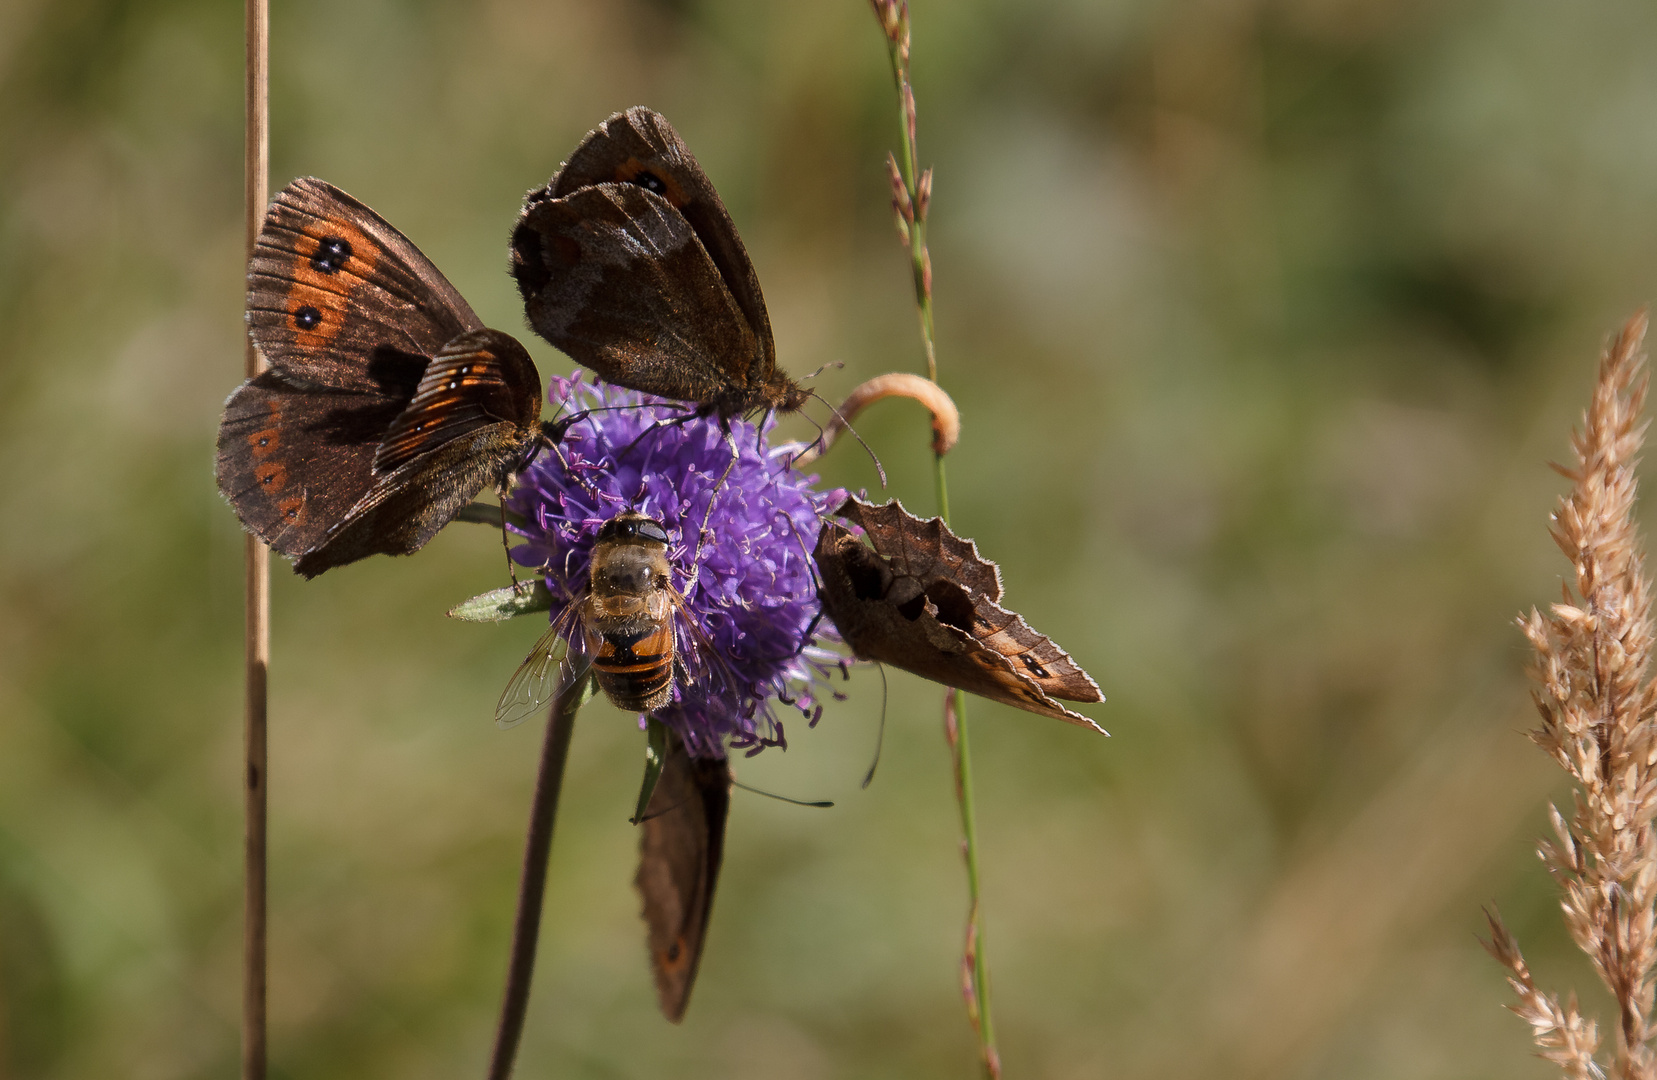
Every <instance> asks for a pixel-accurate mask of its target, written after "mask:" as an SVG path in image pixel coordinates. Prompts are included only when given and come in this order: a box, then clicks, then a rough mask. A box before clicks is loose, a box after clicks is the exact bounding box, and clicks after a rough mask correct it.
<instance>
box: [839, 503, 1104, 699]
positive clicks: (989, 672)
mask: <svg viewBox="0 0 1657 1080" xmlns="http://www.w3.org/2000/svg"><path fill="white" fill-rule="evenodd" d="M839 513H840V514H841V515H842V516H844V517H847V518H848V519H850V520H852V521H854V522H856V523H858V524H859V525H862V526H863V527H864V529H865V532H866V534H867V536H868V538H869V541H870V543H872V544H873V545H874V547H873V548H872V549H871V548H870V547H868V546H866V545H865V544H863V543H862V542H861V541H859V540H858V539H857V537H855V536H854V535H852V533H851V532H849V531H848V530H846V529H844V528H842V527H841V526H839V525H836V524H834V523H832V522H831V523H828V524H825V525H824V527H823V531H822V533H821V534H820V535H819V537H818V540H817V549H816V551H815V553H814V555H815V558H816V561H817V566H818V569H819V571H820V572H821V574H822V578H823V587H822V593H821V596H822V601H823V610H824V611H825V612H826V613H827V614H828V616H829V618H830V619H832V620H834V624H835V626H836V627H837V628H838V629H839V630H840V633H841V636H842V637H844V638H845V640H846V642H847V644H849V645H850V646H851V647H852V650H853V651H854V652H855V653H856V654H857V655H858V656H861V657H863V658H865V659H869V660H878V661H881V662H882V663H887V664H891V665H892V666H894V667H898V668H902V669H903V670H905V671H910V672H913V673H915V674H917V675H920V676H922V677H924V678H928V679H932V680H934V681H936V682H940V683H944V684H945V685H948V686H954V687H957V688H959V689H961V690H966V691H968V692H969V693H974V694H979V695H981V696H983V697H987V698H990V699H991V700H994V701H1000V702H1002V703H1004V704H1007V705H1012V706H1015V707H1017V708H1020V709H1026V710H1028V711H1030V712H1034V713H1039V714H1041V715H1043V716H1051V717H1053V718H1054V719H1058V720H1065V721H1068V722H1070V723H1073V724H1079V725H1082V726H1085V727H1091V728H1094V729H1095V730H1102V729H1100V728H1099V727H1098V725H1097V724H1095V723H1094V722H1093V721H1092V720H1089V719H1088V718H1087V717H1085V716H1082V715H1081V714H1080V713H1076V712H1072V711H1071V710H1069V709H1066V708H1065V707H1064V706H1063V705H1061V704H1059V702H1058V701H1057V700H1055V699H1057V698H1063V699H1066V700H1070V701H1103V700H1104V697H1103V695H1101V694H1100V693H1099V688H1098V686H1097V685H1096V684H1095V683H1094V681H1093V680H1092V678H1090V677H1089V676H1088V674H1087V673H1086V672H1085V671H1083V670H1082V669H1081V668H1080V667H1078V666H1077V665H1076V663H1075V661H1073V660H1071V658H1070V656H1069V654H1067V653H1066V652H1065V651H1064V650H1063V649H1061V648H1059V646H1058V645H1056V644H1054V642H1053V641H1052V639H1051V638H1048V637H1046V636H1045V635H1043V634H1040V633H1037V632H1036V631H1035V630H1034V629H1032V628H1031V627H1030V625H1029V624H1028V623H1026V622H1025V621H1024V619H1023V618H1022V617H1020V616H1019V615H1018V614H1017V613H1015V612H1011V611H1008V610H1007V609H1006V608H1003V607H1001V606H1000V605H999V604H997V603H996V602H995V600H994V599H992V598H991V597H992V595H994V596H999V595H1000V589H1001V586H1000V573H999V571H998V569H997V568H996V566H995V564H994V563H991V562H989V561H988V560H986V559H983V558H981V557H980V556H979V555H978V552H977V546H976V545H975V544H973V543H972V541H970V540H963V539H961V538H960V537H958V536H956V535H955V534H954V533H952V532H950V531H949V528H948V527H947V526H945V525H944V524H943V522H942V521H941V520H939V519H936V518H934V519H931V520H929V521H921V520H920V519H919V518H916V517H913V516H911V515H910V514H908V513H907V512H905V511H904V510H903V509H902V507H901V506H900V505H899V504H898V503H897V502H896V501H895V500H894V501H893V502H892V503H889V504H887V505H886V506H883V507H874V506H871V505H870V504H868V503H864V502H862V501H860V500H857V499H848V500H847V501H846V503H845V504H844V505H843V506H842V507H841V508H840V510H839ZM975 586H976V589H975V588H974V587H975ZM991 589H993V594H992V592H991Z"/></svg>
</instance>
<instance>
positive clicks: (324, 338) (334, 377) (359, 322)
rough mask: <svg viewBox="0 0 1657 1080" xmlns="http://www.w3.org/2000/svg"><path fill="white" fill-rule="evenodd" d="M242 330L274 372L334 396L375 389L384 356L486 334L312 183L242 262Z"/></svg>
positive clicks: (272, 215)
mask: <svg viewBox="0 0 1657 1080" xmlns="http://www.w3.org/2000/svg"><path fill="white" fill-rule="evenodd" d="M247 319H248V330H249V333H251V334H252V336H253V340H254V343H255V344H257V345H258V346H259V349H260V351H261V352H262V353H264V355H265V358H266V359H267V360H269V361H270V362H271V364H272V365H274V366H278V367H286V368H287V369H288V371H289V374H290V375H292V376H294V377H296V378H304V379H306V380H308V381H310V382H313V383H316V384H318V385H321V386H325V387H329V388H332V389H342V390H362V391H371V390H376V389H378V388H379V380H378V379H377V376H376V372H375V370H374V368H375V364H376V357H377V355H378V354H379V353H381V352H382V351H385V352H390V353H403V354H413V355H417V356H421V357H430V356H431V355H433V354H434V353H436V352H437V350H438V349H439V348H441V347H442V345H443V343H444V342H446V341H449V340H451V339H452V338H454V337H455V336H456V335H457V334H460V333H462V332H464V331H466V330H469V329H474V328H478V327H481V326H482V323H481V322H479V320H478V317H477V315H476V314H475V313H473V311H472V309H471V308H470V307H469V306H468V305H467V303H466V301H465V300H463V299H461V297H460V294H459V293H457V292H456V291H455V289H454V286H452V285H450V284H449V282H448V280H447V279H446V278H444V277H443V275H442V274H441V273H439V272H438V270H437V268H436V267H435V266H433V265H432V264H431V261H430V260H428V259H427V258H426V257H425V255H423V254H421V252H420V249H419V248H417V247H415V246H414V244H413V243H411V242H410V241H409V239H408V238H407V237H405V236H404V235H403V234H402V233H400V232H398V231H397V230H396V229H395V228H393V227H392V226H391V225H390V224H389V223H387V222H386V221H385V219H384V218H382V217H380V216H379V215H378V214H376V213H374V211H372V210H370V209H369V208H368V207H367V206H364V205H363V204H362V203H360V202H358V201H357V200H356V199H353V198H352V197H351V196H349V195H347V194H346V193H345V192H343V191H341V190H339V189H338V188H336V187H334V186H333V185H332V184H327V183H324V182H323V181H321V180H317V179H314V178H309V177H307V178H303V179H299V180H295V181H294V182H293V183H291V184H289V185H288V186H287V187H285V188H283V189H282V191H280V192H278V193H277V196H276V198H275V199H274V200H273V201H272V202H271V205H270V208H269V209H268V210H267V211H266V213H265V221H264V226H263V227H262V228H261V229H260V232H259V237H258V240H257V242H256V243H255V244H254V249H253V255H252V257H251V258H250V259H249V260H248V277H247Z"/></svg>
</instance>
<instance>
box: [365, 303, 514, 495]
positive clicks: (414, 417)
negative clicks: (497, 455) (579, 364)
mask: <svg viewBox="0 0 1657 1080" xmlns="http://www.w3.org/2000/svg"><path fill="white" fill-rule="evenodd" d="M540 414H541V377H540V374H539V373H538V372H537V371H536V370H535V362H534V361H533V360H531V359H530V358H529V354H528V353H527V352H525V351H524V347H523V346H522V345H520V344H518V342H517V340H516V339H515V338H513V337H512V336H511V335H510V334H504V333H502V332H501V331H499V330H473V331H469V332H468V333H465V334H462V335H460V336H459V337H457V338H455V339H454V340H453V341H450V342H449V343H447V344H446V345H444V346H443V349H442V351H440V352H439V353H438V354H437V355H436V356H434V357H433V358H432V361H431V363H430V364H428V365H426V371H425V374H424V375H423V376H421V379H420V385H419V386H418V387H417V388H416V389H415V392H414V399H413V400H412V401H410V402H409V404H408V407H407V408H406V409H404V410H403V412H402V414H401V415H399V416H398V417H397V418H396V420H394V421H393V422H392V424H391V426H390V428H389V430H387V431H386V433H385V439H384V440H383V441H382V442H381V444H380V447H379V449H378V450H377V451H376V452H375V454H374V472H375V473H389V472H392V471H393V470H395V469H397V468H399V467H401V466H403V465H406V464H408V463H409V462H410V461H413V460H414V459H415V458H417V457H419V456H420V455H422V454H426V453H430V452H431V451H433V450H435V449H436V448H437V447H439V446H442V445H443V444H444V443H447V442H451V441H453V440H456V439H464V438H466V437H468V436H471V435H474V434H475V433H477V432H478V431H480V430H481V429H484V428H488V427H491V426H493V425H495V424H501V423H506V424H511V425H513V426H514V427H516V428H518V429H519V430H521V431H522V432H523V435H524V437H525V438H526V439H527V438H529V437H530V436H531V435H533V434H534V433H535V432H536V431H537V430H538V429H539V424H538V418H539V417H540ZM473 494H476V492H473Z"/></svg>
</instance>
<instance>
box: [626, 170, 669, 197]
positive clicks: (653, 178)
mask: <svg viewBox="0 0 1657 1080" xmlns="http://www.w3.org/2000/svg"><path fill="white" fill-rule="evenodd" d="M628 183H632V184H637V185H639V186H640V187H642V188H644V190H646V191H650V192H654V193H655V194H657V195H660V196H662V197H663V198H666V197H667V182H666V181H664V180H663V179H662V178H661V177H659V176H657V175H656V174H655V173H653V172H651V171H650V170H649V169H640V170H639V171H638V172H637V173H636V174H634V176H633V177H632V178H631V179H630V180H629V181H628Z"/></svg>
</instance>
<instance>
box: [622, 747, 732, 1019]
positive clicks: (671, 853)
mask: <svg viewBox="0 0 1657 1080" xmlns="http://www.w3.org/2000/svg"><path fill="white" fill-rule="evenodd" d="M730 802H731V770H730V766H729V765H728V764H727V763H726V762H725V761H724V760H723V759H719V760H708V759H705V758H693V757H691V756H690V754H689V752H688V751H686V749H685V744H684V742H683V741H682V740H681V739H680V738H679V736H678V735H676V734H674V733H673V732H672V730H671V729H670V730H669V732H668V738H667V750H666V754H665V755H664V759H663V762H662V772H661V776H660V778H658V779H657V781H656V789H655V791H654V792H652V793H651V796H650V802H649V804H648V805H647V806H646V808H645V813H644V819H643V822H642V824H641V825H640V828H641V829H642V830H643V833H642V835H641V836H640V838H639V872H638V876H637V877H636V878H635V879H634V884H635V885H637V886H638V890H639V895H640V896H641V897H642V898H643V900H644V919H645V922H646V923H647V924H648V926H649V928H650V930H649V944H650V967H651V971H652V972H653V973H654V975H655V979H656V1000H657V1003H658V1004H659V1005H660V1006H661V1009H662V1014H663V1015H664V1016H666V1017H667V1018H668V1019H669V1020H671V1021H673V1022H674V1023H675V1024H677V1023H678V1022H679V1021H680V1020H682V1019H684V1015H685V1006H686V1005H687V1004H689V1002H690V992H691V988H692V987H693V986H694V985H695V983H696V971H697V968H698V966H699V965H700V964H701V961H702V944H703V939H704V938H705V937H706V935H707V930H708V916H709V914H710V913H711V912H712V911H713V892H714V886H715V885H716V884H717V883H718V880H719V864H720V860H721V859H722V858H723V856H724V850H725V819H726V815H727V811H728V810H729V809H730Z"/></svg>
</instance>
